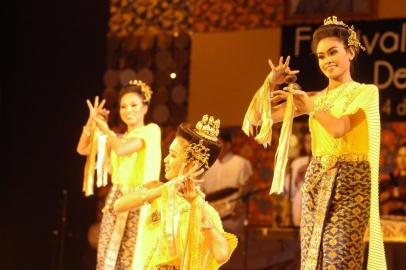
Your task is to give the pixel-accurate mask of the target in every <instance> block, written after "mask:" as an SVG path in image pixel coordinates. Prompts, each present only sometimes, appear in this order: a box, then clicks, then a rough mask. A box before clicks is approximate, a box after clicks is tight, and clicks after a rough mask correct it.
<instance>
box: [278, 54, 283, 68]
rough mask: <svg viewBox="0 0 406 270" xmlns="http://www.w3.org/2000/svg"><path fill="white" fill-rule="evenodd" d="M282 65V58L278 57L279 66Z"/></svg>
mask: <svg viewBox="0 0 406 270" xmlns="http://www.w3.org/2000/svg"><path fill="white" fill-rule="evenodd" d="M282 65H283V56H281V57H279V66H282Z"/></svg>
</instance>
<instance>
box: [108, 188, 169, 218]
mask: <svg viewBox="0 0 406 270" xmlns="http://www.w3.org/2000/svg"><path fill="white" fill-rule="evenodd" d="M164 187H165V184H163V183H162V182H159V181H152V182H149V183H147V184H145V185H144V187H143V188H141V189H139V190H137V191H134V192H131V193H129V194H127V195H124V196H122V197H120V198H119V199H117V200H116V202H115V203H114V211H116V212H118V213H119V212H123V211H128V210H131V209H134V208H138V207H141V206H142V205H143V204H145V203H147V202H151V201H153V200H155V199H156V198H159V197H160V196H161V193H162V190H163V189H164Z"/></svg>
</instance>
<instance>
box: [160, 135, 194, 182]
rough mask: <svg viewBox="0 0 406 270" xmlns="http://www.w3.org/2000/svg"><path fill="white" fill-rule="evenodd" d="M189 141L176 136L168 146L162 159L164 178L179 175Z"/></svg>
mask: <svg viewBox="0 0 406 270" xmlns="http://www.w3.org/2000/svg"><path fill="white" fill-rule="evenodd" d="M188 145H189V142H188V141H186V140H185V139H184V138H182V137H179V136H177V137H176V138H175V139H174V140H173V141H172V143H171V145H170V146H169V153H168V155H167V156H166V157H165V159H164V164H165V178H166V179H168V180H170V179H173V178H175V177H177V176H178V175H179V171H180V169H181V167H182V164H183V163H184V162H186V147H187V146H188Z"/></svg>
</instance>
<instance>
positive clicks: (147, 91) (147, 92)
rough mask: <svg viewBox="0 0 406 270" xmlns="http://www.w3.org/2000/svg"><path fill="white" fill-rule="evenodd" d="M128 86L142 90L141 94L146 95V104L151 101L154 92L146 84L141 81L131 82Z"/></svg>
mask: <svg viewBox="0 0 406 270" xmlns="http://www.w3.org/2000/svg"><path fill="white" fill-rule="evenodd" d="M128 84H129V85H136V86H139V87H140V88H141V92H142V93H143V94H144V100H145V101H146V102H149V101H150V100H151V96H152V90H151V87H149V85H148V84H146V83H144V82H143V81H141V80H131V81H129V82H128Z"/></svg>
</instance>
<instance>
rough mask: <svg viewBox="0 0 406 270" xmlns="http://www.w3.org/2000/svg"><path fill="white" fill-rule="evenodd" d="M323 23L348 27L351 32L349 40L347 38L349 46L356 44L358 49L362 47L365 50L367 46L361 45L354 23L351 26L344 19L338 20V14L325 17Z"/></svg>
mask: <svg viewBox="0 0 406 270" xmlns="http://www.w3.org/2000/svg"><path fill="white" fill-rule="evenodd" d="M323 25H324V26H328V25H338V26H342V27H344V28H346V29H347V31H348V33H349V34H350V35H349V37H348V40H347V43H348V46H354V47H355V48H357V49H361V50H363V51H365V47H364V46H362V45H361V42H360V41H359V39H358V38H357V33H356V32H355V30H354V26H353V25H351V27H350V26H348V25H347V24H345V23H344V22H343V21H338V20H337V17H336V16H331V17H327V18H326V19H324V23H323Z"/></svg>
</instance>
